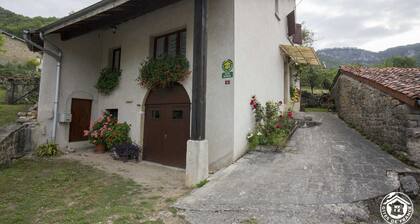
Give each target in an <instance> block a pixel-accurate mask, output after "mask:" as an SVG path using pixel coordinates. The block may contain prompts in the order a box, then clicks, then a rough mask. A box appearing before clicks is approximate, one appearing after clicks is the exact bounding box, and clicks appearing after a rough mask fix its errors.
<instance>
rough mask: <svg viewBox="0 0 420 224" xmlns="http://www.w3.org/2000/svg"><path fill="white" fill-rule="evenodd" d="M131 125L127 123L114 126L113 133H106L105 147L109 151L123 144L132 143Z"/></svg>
mask: <svg viewBox="0 0 420 224" xmlns="http://www.w3.org/2000/svg"><path fill="white" fill-rule="evenodd" d="M130 129H131V128H130V125H129V124H127V123H118V124H114V125H113V126H112V130H111V131H107V132H106V133H105V145H106V147H107V148H108V149H111V148H112V147H114V146H116V145H120V144H123V143H131V138H130V135H129V134H130Z"/></svg>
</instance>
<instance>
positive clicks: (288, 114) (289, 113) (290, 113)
mask: <svg viewBox="0 0 420 224" xmlns="http://www.w3.org/2000/svg"><path fill="white" fill-rule="evenodd" d="M287 117H288V118H290V119H293V112H291V111H289V112H288V113H287Z"/></svg>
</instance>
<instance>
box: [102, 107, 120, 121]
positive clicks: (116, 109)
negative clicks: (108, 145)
mask: <svg viewBox="0 0 420 224" xmlns="http://www.w3.org/2000/svg"><path fill="white" fill-rule="evenodd" d="M105 111H106V112H108V113H109V114H111V115H112V118H114V119H116V120H117V121H118V119H119V112H120V111H119V109H118V108H109V109H105ZM115 112H116V113H117V116H114V115H113V114H114V113H115Z"/></svg>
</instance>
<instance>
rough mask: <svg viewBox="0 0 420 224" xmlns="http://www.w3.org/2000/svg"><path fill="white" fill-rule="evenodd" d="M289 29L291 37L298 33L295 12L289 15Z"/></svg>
mask: <svg viewBox="0 0 420 224" xmlns="http://www.w3.org/2000/svg"><path fill="white" fill-rule="evenodd" d="M287 28H288V34H289V37H290V36H293V35H294V34H295V33H296V15H295V11H294V10H293V11H292V12H291V13H289V15H287Z"/></svg>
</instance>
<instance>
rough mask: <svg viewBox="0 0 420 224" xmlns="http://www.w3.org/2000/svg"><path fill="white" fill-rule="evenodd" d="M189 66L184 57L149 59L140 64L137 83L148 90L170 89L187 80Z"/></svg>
mask: <svg viewBox="0 0 420 224" xmlns="http://www.w3.org/2000/svg"><path fill="white" fill-rule="evenodd" d="M189 68H190V64H189V62H188V60H187V58H186V57H185V56H175V57H173V56H164V57H158V58H149V59H147V60H146V61H144V62H143V63H142V64H141V67H140V74H139V77H138V79H137V80H138V81H139V83H140V85H141V86H144V87H147V88H149V89H152V88H155V87H158V88H166V87H170V86H171V85H172V84H173V83H176V82H181V81H183V80H185V79H186V78H187V76H188V75H189V74H190V72H189Z"/></svg>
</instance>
